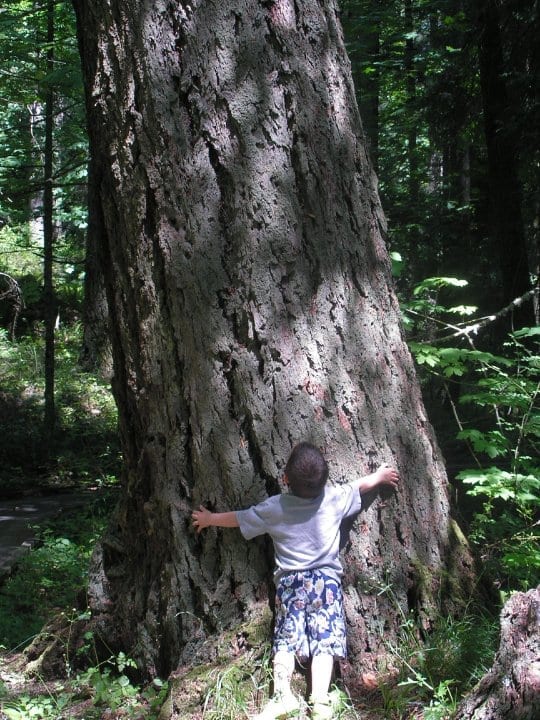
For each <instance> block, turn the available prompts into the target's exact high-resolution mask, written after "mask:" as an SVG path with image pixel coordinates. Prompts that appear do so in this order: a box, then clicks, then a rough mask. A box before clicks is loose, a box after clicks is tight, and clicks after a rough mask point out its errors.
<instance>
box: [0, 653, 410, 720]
mask: <svg viewBox="0 0 540 720" xmlns="http://www.w3.org/2000/svg"><path fill="white" fill-rule="evenodd" d="M26 668H27V658H26V656H25V654H24V653H5V652H4V653H0V720H32V718H44V719H46V720H232V719H233V718H234V719H235V720H245V719H247V718H249V717H251V716H252V714H255V713H256V712H258V709H257V706H256V702H259V700H256V698H255V697H254V698H252V701H251V702H249V703H247V704H246V705H245V706H244V707H243V709H242V707H239V705H238V698H234V697H229V698H227V693H229V692H231V688H224V687H223V685H222V686H221V690H222V691H223V692H224V696H223V697H221V698H218V696H217V694H216V692H215V691H216V689H217V688H218V686H219V685H220V684H221V683H222V682H223V679H224V678H226V676H227V674H228V673H230V672H231V666H226V665H223V667H222V668H221V675H220V668H219V667H216V666H214V667H213V668H212V671H211V672H210V673H209V676H208V678H207V679H205V678H204V677H203V674H202V673H200V672H197V673H193V670H194V669H191V670H190V671H183V672H179V673H178V674H175V675H176V677H174V676H173V677H172V678H171V683H170V691H169V695H168V697H167V698H166V699H165V702H163V699H164V698H163V697H162V698H161V699H160V701H159V703H157V702H156V699H157V694H156V693H149V692H148V688H137V689H136V691H135V692H131V691H130V692H128V693H126V697H125V698H124V699H122V698H121V697H120V695H119V691H118V690H117V691H116V692H115V691H114V690H113V691H112V696H111V700H112V702H110V703H107V702H106V700H105V699H103V700H100V701H99V702H96V687H91V686H89V685H86V684H85V683H82V682H81V679H80V676H75V677H72V678H66V677H64V678H56V679H55V678H44V677H39V676H31V677H29V676H28V673H27V670H26ZM207 680H210V682H211V684H213V691H214V692H212V689H211V690H210V691H208V690H206V691H203V688H204V687H206V688H207V687H208V686H207ZM298 681H300V680H299V679H298ZM130 687H131V688H133V686H130ZM205 693H206V694H205ZM233 693H234V691H233ZM212 696H213V697H212ZM342 696H343V697H345V696H344V695H343V694H342ZM227 699H228V700H229V702H230V705H229V707H227ZM209 700H210V702H208V701H209ZM260 700H261V704H263V701H262V700H263V699H262V698H260ZM255 701H256V702H255ZM216 703H217V704H216ZM294 717H295V718H296V720H308V719H309V712H308V709H307V705H305V704H304V706H303V707H302V708H301V710H300V712H299V713H298V715H297V716H294ZM334 717H335V720H359V718H362V720H385V719H388V718H396V719H397V718H400V720H404V719H405V718H408V719H409V720H413V719H414V720H421V719H422V718H423V717H424V715H423V712H422V707H421V704H420V703H419V704H417V705H416V706H412V705H411V706H409V708H408V710H407V711H406V712H404V711H403V710H402V711H401V712H397V710H396V711H390V710H388V709H384V708H382V707H381V706H380V704H379V703H377V701H376V694H373V696H372V697H366V698H365V699H364V700H363V701H359V702H356V703H354V705H353V703H352V702H351V701H350V700H348V701H347V703H346V704H345V703H344V702H343V700H342V701H341V703H340V705H339V706H338V707H337V709H336V714H335V716H334Z"/></svg>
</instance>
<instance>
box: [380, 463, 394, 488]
mask: <svg viewBox="0 0 540 720" xmlns="http://www.w3.org/2000/svg"><path fill="white" fill-rule="evenodd" d="M375 475H376V476H377V485H389V486H390V487H392V488H393V489H394V490H397V486H398V482H399V474H398V471H397V470H395V469H394V468H391V467H388V465H381V467H380V468H379V469H378V470H377V471H376V472H375Z"/></svg>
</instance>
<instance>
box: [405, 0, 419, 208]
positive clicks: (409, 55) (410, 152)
mask: <svg viewBox="0 0 540 720" xmlns="http://www.w3.org/2000/svg"><path fill="white" fill-rule="evenodd" d="M404 14H405V30H406V32H407V38H406V40H405V54H404V57H403V67H404V71H405V92H406V93H407V105H408V108H409V112H410V117H409V121H408V130H407V160H408V164H409V194H410V204H411V207H412V208H417V207H418V197H419V193H420V183H419V175H418V156H417V149H416V145H417V128H416V121H415V115H416V71H415V67H414V57H415V52H416V51H415V45H414V38H413V33H414V30H415V24H414V7H413V1H412V0H405V3H404Z"/></svg>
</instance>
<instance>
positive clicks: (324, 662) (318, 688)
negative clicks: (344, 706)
mask: <svg viewBox="0 0 540 720" xmlns="http://www.w3.org/2000/svg"><path fill="white" fill-rule="evenodd" d="M333 670H334V656H333V655H314V656H313V657H312V658H311V699H312V700H314V701H317V700H325V699H327V697H328V690H329V689H330V681H331V680H332V671H333Z"/></svg>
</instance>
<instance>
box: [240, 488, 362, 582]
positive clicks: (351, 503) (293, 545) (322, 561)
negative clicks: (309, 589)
mask: <svg viewBox="0 0 540 720" xmlns="http://www.w3.org/2000/svg"><path fill="white" fill-rule="evenodd" d="M361 505H362V501H361V498H360V492H359V490H358V483H356V484H354V483H351V484H348V485H337V486H332V485H326V486H325V488H324V491H323V492H322V493H321V494H320V495H319V496H318V497H316V498H313V499H306V498H300V497H297V496H296V495H292V494H291V493H286V494H283V495H273V496H272V497H269V498H267V499H266V500H263V501H262V502H261V503H258V504H257V505H253V506H252V507H250V508H248V509H247V510H237V511H236V517H237V519H238V524H239V526H240V532H241V533H242V535H243V536H244V537H245V538H246V540H251V538H254V537H257V535H264V534H265V533H268V535H270V537H271V538H272V540H273V542H274V551H275V562H276V570H275V577H276V579H277V578H279V577H280V576H281V575H283V574H286V573H288V572H295V571H301V570H315V569H323V568H324V570H325V571H326V572H328V574H329V575H331V576H333V577H336V578H339V577H341V575H342V573H343V567H342V565H341V562H340V559H339V540H340V525H341V521H342V520H343V519H344V518H346V517H350V516H351V515H354V514H355V513H358V512H359V511H360V508H361Z"/></svg>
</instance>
